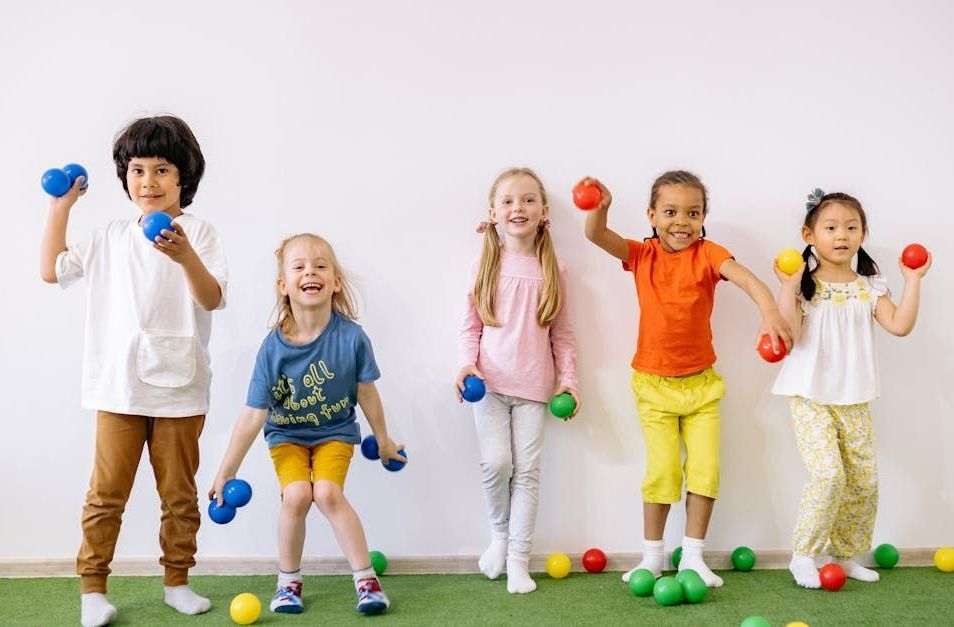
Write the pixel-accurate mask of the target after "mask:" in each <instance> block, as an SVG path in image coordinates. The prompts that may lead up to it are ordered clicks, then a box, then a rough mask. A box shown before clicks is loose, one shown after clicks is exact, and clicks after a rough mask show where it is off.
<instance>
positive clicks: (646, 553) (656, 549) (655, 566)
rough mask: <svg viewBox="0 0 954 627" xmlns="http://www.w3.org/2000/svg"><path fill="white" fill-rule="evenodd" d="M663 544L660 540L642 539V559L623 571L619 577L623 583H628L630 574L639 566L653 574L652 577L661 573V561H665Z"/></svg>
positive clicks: (657, 576)
mask: <svg viewBox="0 0 954 627" xmlns="http://www.w3.org/2000/svg"><path fill="white" fill-rule="evenodd" d="M663 544H664V543H663V541H662V540H643V561H641V562H640V563H639V566H637V567H636V568H632V569H630V570H628V571H626V572H625V573H623V576H622V577H621V579H622V580H623V581H624V582H625V583H629V577H630V575H632V574H633V573H634V572H636V571H637V570H639V569H640V568H645V569H646V570H648V571H649V572H651V573H652V574H653V577H656V578H657V579H658V578H659V576H660V575H662V568H663V563H664V562H665V561H666V558H665V556H664V555H663Z"/></svg>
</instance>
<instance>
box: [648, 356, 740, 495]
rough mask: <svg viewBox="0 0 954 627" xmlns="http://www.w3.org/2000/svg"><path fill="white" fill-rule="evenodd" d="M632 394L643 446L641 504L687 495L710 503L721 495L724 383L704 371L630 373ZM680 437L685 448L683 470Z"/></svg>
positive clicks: (709, 370)
mask: <svg viewBox="0 0 954 627" xmlns="http://www.w3.org/2000/svg"><path fill="white" fill-rule="evenodd" d="M633 393H634V394H635V396H636V408H637V410H638V411H639V421H640V423H641V425H642V427H643V437H644V438H645V440H646V476H645V478H644V479H643V500H644V501H645V502H647V503H676V502H678V501H679V500H680V499H681V498H682V477H683V472H685V476H686V490H688V491H689V492H692V493H693V494H699V495H702V496H707V497H710V498H713V499H714V498H717V497H718V495H719V399H721V398H722V397H723V396H725V384H724V383H723V382H722V377H720V376H719V374H718V373H717V372H716V371H715V370H714V369H713V368H711V367H710V368H706V369H705V370H703V371H702V372H700V373H698V374H693V375H688V376H685V377H663V376H659V375H655V374H649V373H646V372H640V371H638V370H637V371H634V372H633ZM680 437H681V439H682V442H683V443H684V444H685V447H686V462H685V465H684V466H683V465H681V464H680V463H679V462H680V460H681V458H682V455H681V451H680V447H679V444H680Z"/></svg>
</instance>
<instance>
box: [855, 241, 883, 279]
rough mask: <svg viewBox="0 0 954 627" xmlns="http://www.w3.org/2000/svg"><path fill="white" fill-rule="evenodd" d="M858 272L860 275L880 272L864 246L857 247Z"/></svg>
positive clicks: (873, 274)
mask: <svg viewBox="0 0 954 627" xmlns="http://www.w3.org/2000/svg"><path fill="white" fill-rule="evenodd" d="M857 271H858V274H860V275H861V276H877V275H879V274H881V270H879V269H878V264H877V263H875V260H874V259H872V258H871V255H869V254H868V253H867V252H866V251H865V249H864V248H859V249H858V270H857Z"/></svg>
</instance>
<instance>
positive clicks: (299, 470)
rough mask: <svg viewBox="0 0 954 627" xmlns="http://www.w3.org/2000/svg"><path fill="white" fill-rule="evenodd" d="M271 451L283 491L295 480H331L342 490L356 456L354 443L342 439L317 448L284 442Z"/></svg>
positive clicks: (312, 481)
mask: <svg viewBox="0 0 954 627" xmlns="http://www.w3.org/2000/svg"><path fill="white" fill-rule="evenodd" d="M268 452H269V454H270V455H271V456H272V463H274V464H275V472H276V473H277V474H278V482H279V483H280V484H281V486H282V488H284V487H285V486H287V485H288V484H289V483H292V482H294V481H308V482H309V483H315V482H317V481H332V482H334V483H337V484H338V485H340V486H341V487H342V488H343V487H344V482H345V477H346V476H347V475H348V467H349V466H350V465H351V456H352V455H354V444H350V443H348V442H341V441H339V440H329V441H327V442H322V443H321V444H318V445H316V446H305V445H304V444H295V443H292V442H283V443H281V444H277V445H275V446H273V447H272V448H270V449H269V450H268Z"/></svg>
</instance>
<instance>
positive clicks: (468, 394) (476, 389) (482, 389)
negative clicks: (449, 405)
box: [460, 374, 487, 403]
mask: <svg viewBox="0 0 954 627" xmlns="http://www.w3.org/2000/svg"><path fill="white" fill-rule="evenodd" d="M486 393H487V387H486V386H485V385H484V380H483V379H480V378H478V377H475V376H474V375H472V374H469V375H467V376H466V377H465V378H464V391H463V392H461V393H460V395H461V396H463V397H464V400H465V401H468V402H470V403H476V402H477V401H479V400H480V399H482V398H483V397H484V394H486Z"/></svg>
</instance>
